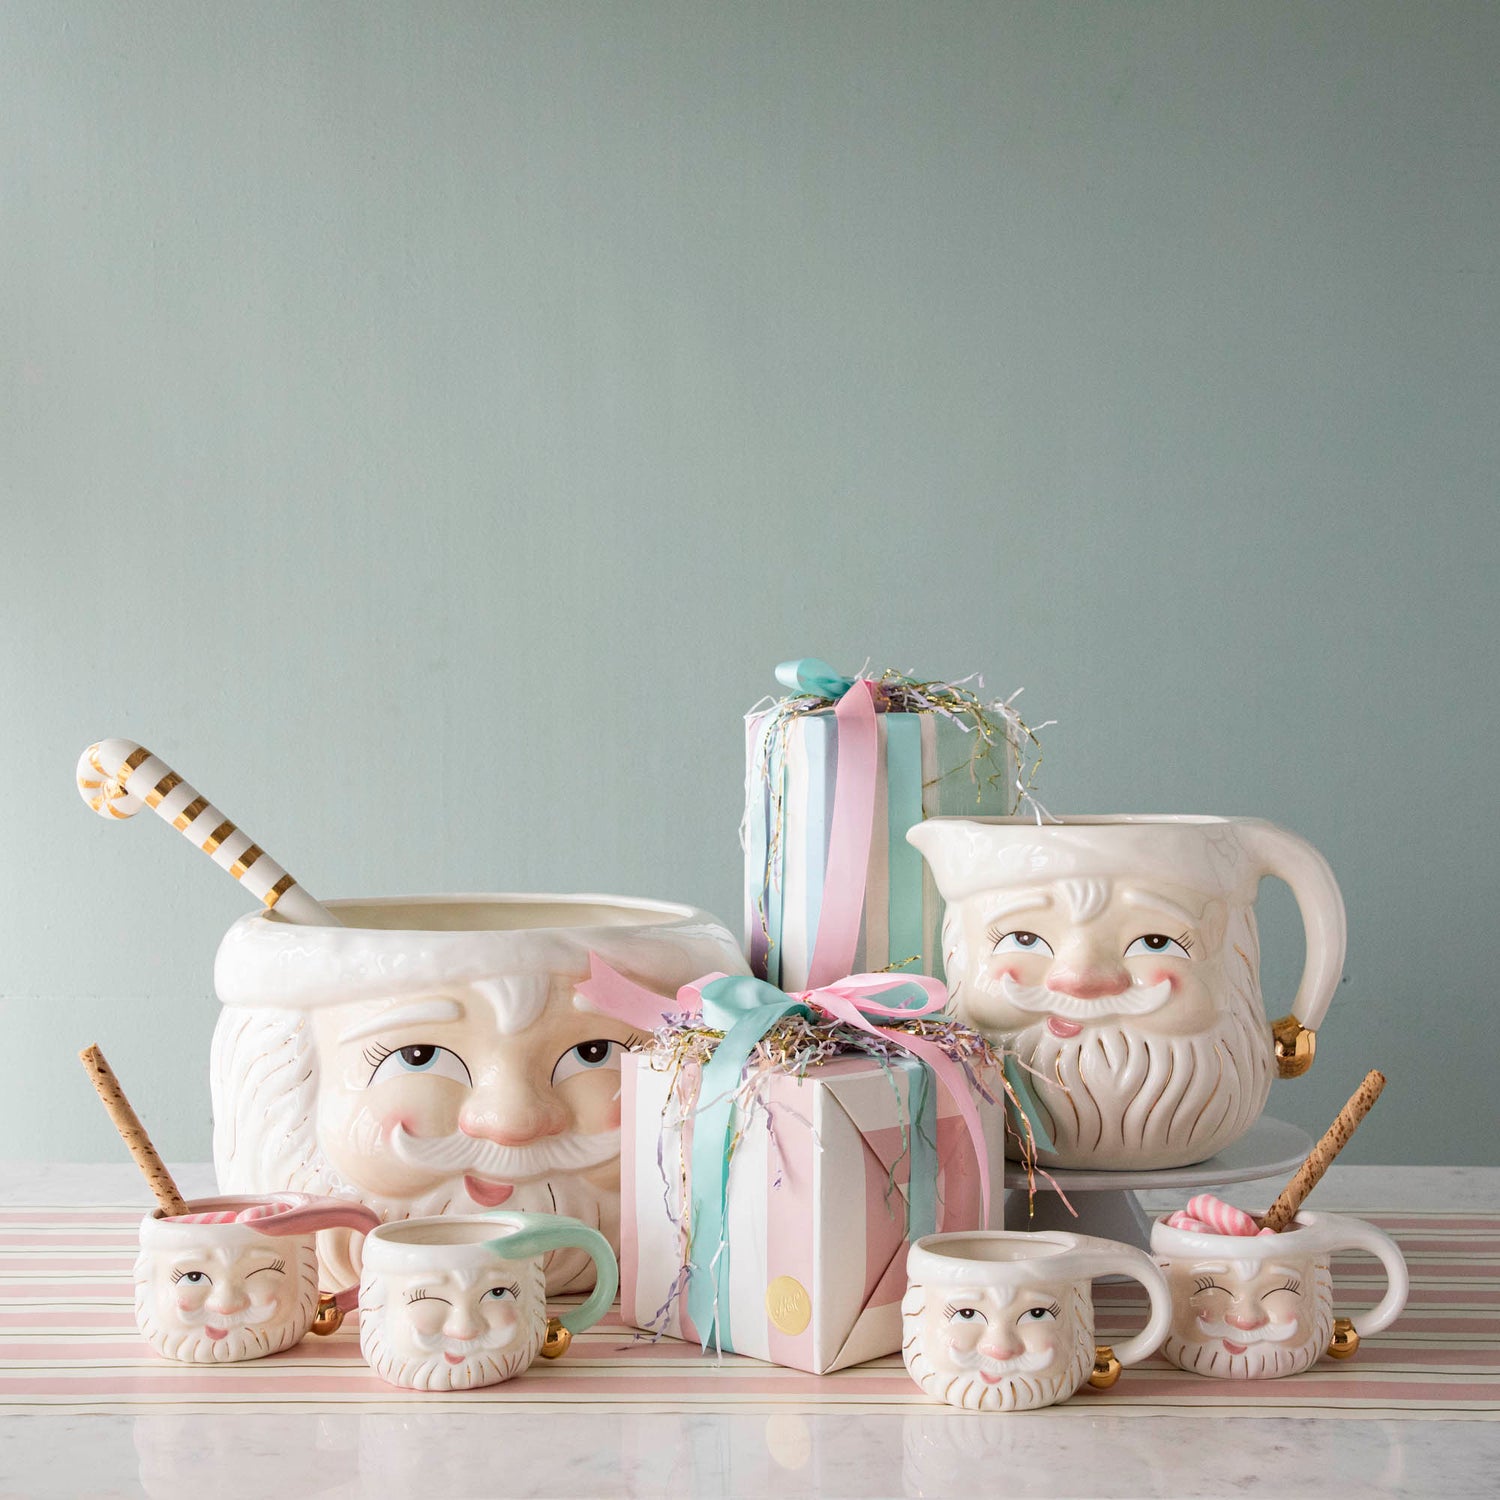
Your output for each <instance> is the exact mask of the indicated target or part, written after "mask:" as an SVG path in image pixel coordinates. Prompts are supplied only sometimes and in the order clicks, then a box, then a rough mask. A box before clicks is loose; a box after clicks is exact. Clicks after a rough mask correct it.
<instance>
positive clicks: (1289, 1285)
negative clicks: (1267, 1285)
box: [1260, 1276, 1302, 1302]
mask: <svg viewBox="0 0 1500 1500" xmlns="http://www.w3.org/2000/svg"><path fill="white" fill-rule="evenodd" d="M1277 1292H1290V1293H1291V1294H1292V1295H1293V1296H1294V1297H1296V1296H1301V1294H1302V1283H1301V1282H1300V1281H1298V1279H1297V1278H1296V1277H1295V1276H1288V1277H1287V1279H1286V1280H1285V1281H1284V1282H1282V1284H1281V1285H1280V1286H1273V1287H1272V1288H1271V1290H1270V1291H1269V1292H1264V1293H1262V1295H1261V1299H1260V1300H1261V1301H1262V1302H1264V1301H1265V1300H1266V1298H1267V1297H1274V1296H1275V1295H1276V1293H1277Z"/></svg>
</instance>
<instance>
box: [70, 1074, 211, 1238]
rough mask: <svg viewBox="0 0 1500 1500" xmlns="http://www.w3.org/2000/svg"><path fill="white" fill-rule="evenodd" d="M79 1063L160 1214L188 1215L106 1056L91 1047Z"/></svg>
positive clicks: (180, 1197)
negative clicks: (133, 1161) (86, 1072)
mask: <svg viewBox="0 0 1500 1500" xmlns="http://www.w3.org/2000/svg"><path fill="white" fill-rule="evenodd" d="M78 1059H79V1061H80V1062H81V1063H82V1064H83V1065H84V1067H85V1068H87V1069H88V1073H89V1078H90V1079H91V1080H92V1081H93V1085H94V1087H95V1088H96V1089H97V1090H98V1091H99V1097H100V1098H101V1099H102V1100H103V1101H104V1107H105V1109H107V1110H108V1111H109V1117H110V1119H111V1120H113V1121H114V1125H115V1129H116V1130H118V1131H119V1132H120V1139H121V1140H122V1141H124V1142H125V1144H126V1145H127V1146H128V1147H129V1148H130V1154H131V1155H132V1156H133V1157H134V1158H135V1164H136V1166H138V1167H139V1168H140V1169H141V1175H142V1176H143V1177H145V1179H146V1184H147V1186H148V1187H149V1188H150V1189H151V1191H152V1192H153V1193H154V1194H155V1195H156V1201H157V1203H158V1204H159V1205H160V1206H161V1211H162V1212H163V1213H164V1214H166V1215H167V1216H168V1217H172V1216H175V1215H177V1214H185V1213H186V1212H187V1211H188V1206H187V1203H186V1202H185V1201H184V1200H183V1196H182V1194H181V1193H179V1192H178V1191H177V1184H176V1183H175V1182H173V1181H172V1174H171V1173H170V1172H169V1171H167V1164H166V1163H165V1162H164V1161H163V1160H162V1159H161V1157H160V1156H158V1155H157V1154H156V1147H155V1146H153V1145H152V1144H151V1137H150V1136H148V1135H147V1134H146V1127H145V1126H144V1125H142V1124H141V1122H140V1118H139V1116H138V1115H137V1114H136V1112H135V1111H134V1110H133V1109H132V1108H131V1107H130V1100H128V1099H127V1098H126V1097H125V1090H124V1089H122V1088H121V1087H120V1080H119V1079H118V1078H116V1077H115V1073H114V1069H113V1068H111V1067H110V1065H109V1064H108V1063H107V1062H105V1060H104V1054H103V1053H102V1052H101V1051H100V1050H99V1048H98V1046H97V1045H95V1046H89V1047H85V1048H84V1049H83V1051H82V1052H80V1053H79V1054H78Z"/></svg>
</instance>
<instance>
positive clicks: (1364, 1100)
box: [1260, 1068, 1385, 1234]
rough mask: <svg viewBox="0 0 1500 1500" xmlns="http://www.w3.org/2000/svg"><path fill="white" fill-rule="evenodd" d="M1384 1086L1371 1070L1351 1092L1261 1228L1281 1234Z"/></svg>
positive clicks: (1377, 1074) (1265, 1218)
mask: <svg viewBox="0 0 1500 1500" xmlns="http://www.w3.org/2000/svg"><path fill="white" fill-rule="evenodd" d="M1384 1087H1385V1074H1384V1073H1380V1072H1377V1071H1376V1070H1375V1069H1373V1068H1372V1069H1371V1070H1370V1071H1369V1072H1368V1073H1366V1074H1365V1081H1364V1082H1363V1083H1362V1084H1360V1086H1359V1087H1358V1088H1357V1089H1356V1090H1355V1091H1354V1094H1353V1096H1352V1097H1351V1098H1350V1100H1349V1102H1348V1103H1347V1104H1346V1105H1345V1106H1344V1107H1343V1108H1342V1109H1341V1110H1340V1111H1339V1112H1338V1115H1337V1116H1336V1117H1335V1119H1334V1122H1333V1124H1332V1125H1330V1126H1329V1127H1328V1130H1327V1132H1326V1133H1325V1134H1324V1136H1323V1139H1322V1140H1321V1141H1319V1142H1318V1144H1317V1145H1316V1146H1314V1147H1313V1148H1312V1151H1311V1152H1310V1153H1309V1155H1308V1158H1307V1160H1306V1161H1305V1162H1303V1163H1302V1165H1301V1166H1300V1167H1298V1168H1297V1175H1296V1176H1295V1177H1293V1178H1292V1180H1291V1181H1290V1182H1289V1183H1287V1185H1286V1186H1285V1187H1284V1188H1282V1190H1281V1196H1280V1197H1279V1198H1278V1199H1277V1200H1276V1201H1275V1202H1274V1203H1273V1204H1272V1205H1271V1207H1270V1209H1269V1210H1268V1211H1267V1213H1266V1215H1265V1217H1264V1218H1263V1219H1262V1220H1261V1221H1260V1222H1261V1228H1263V1229H1274V1230H1275V1231H1276V1233H1277V1234H1280V1233H1281V1231H1282V1230H1283V1229H1285V1228H1286V1226H1287V1225H1288V1224H1290V1223H1291V1222H1292V1220H1293V1219H1294V1218H1295V1217H1296V1216H1297V1210H1298V1209H1299V1208H1301V1207H1302V1200H1303V1199H1304V1198H1306V1197H1307V1195H1308V1194H1309V1193H1310V1192H1312V1190H1313V1189H1314V1188H1315V1187H1316V1186H1317V1185H1318V1182H1319V1180H1320V1179H1321V1178H1322V1176H1323V1174H1324V1173H1325V1172H1326V1171H1327V1170H1328V1168H1329V1165H1330V1164H1331V1163H1332V1161H1333V1159H1334V1157H1335V1156H1337V1155H1338V1154H1339V1152H1340V1151H1342V1150H1343V1149H1344V1147H1345V1146H1347V1145H1348V1144H1349V1137H1350V1136H1352V1135H1353V1134H1354V1132H1355V1131H1356V1130H1357V1129H1358V1128H1359V1122H1360V1121H1361V1120H1363V1119H1364V1117H1365V1116H1366V1115H1367V1114H1369V1112H1370V1106H1371V1105H1372V1104H1374V1102H1375V1101H1376V1100H1377V1099H1378V1098H1379V1097H1380V1091H1381V1089H1383V1088H1384Z"/></svg>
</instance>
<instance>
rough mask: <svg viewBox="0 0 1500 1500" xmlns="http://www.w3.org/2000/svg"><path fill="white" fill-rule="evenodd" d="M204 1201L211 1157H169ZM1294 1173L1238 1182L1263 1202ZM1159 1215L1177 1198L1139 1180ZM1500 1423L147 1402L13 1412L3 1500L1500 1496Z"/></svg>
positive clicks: (20, 1188) (1470, 1196) (1487, 1207)
mask: <svg viewBox="0 0 1500 1500" xmlns="http://www.w3.org/2000/svg"><path fill="white" fill-rule="evenodd" d="M174 1171H175V1173H176V1175H177V1177H178V1180H179V1182H180V1183H181V1185H182V1187H183V1190H184V1191H185V1192H186V1193H188V1194H189V1195H190V1196H191V1195H198V1194H206V1193H208V1192H210V1191H211V1190H212V1187H213V1178H212V1172H211V1171H210V1170H209V1169H208V1168H206V1167H203V1166H192V1165H188V1166H181V1167H176V1168H174ZM1280 1186H1281V1183H1280V1180H1275V1181H1271V1182H1267V1183H1255V1182H1251V1183H1245V1184H1241V1185H1239V1186H1238V1187H1237V1188H1235V1189H1233V1190H1231V1191H1229V1192H1226V1194H1225V1196H1226V1197H1229V1198H1231V1199H1232V1200H1233V1201H1236V1202H1240V1203H1242V1204H1243V1205H1244V1206H1246V1207H1263V1206H1264V1203H1265V1202H1267V1201H1269V1199H1268V1195H1267V1189H1269V1190H1270V1193H1271V1194H1274V1192H1275V1191H1276V1190H1277V1189H1278V1188H1279V1187H1280ZM142 1195H143V1189H142V1188H141V1186H140V1183H139V1179H138V1178H136V1177H134V1173H133V1168H130V1167H129V1166H120V1167H115V1166H102V1167H101V1166H56V1165H29V1164H20V1163H10V1164H0V1205H9V1204H32V1203H38V1202H56V1203H78V1204H84V1203H104V1202H111V1203H120V1202H134V1201H137V1200H141V1201H142V1202H144V1198H143V1196H142ZM1142 1197H1143V1201H1144V1202H1145V1204H1146V1206H1147V1207H1148V1208H1152V1207H1170V1206H1173V1202H1172V1200H1171V1197H1170V1195H1168V1199H1167V1201H1163V1202H1161V1203H1155V1202H1153V1200H1152V1195H1151V1194H1150V1193H1149V1192H1148V1193H1145V1194H1143V1195H1142ZM1317 1206H1318V1207H1320V1208H1323V1209H1335V1210H1337V1209H1349V1210H1362V1211H1366V1212H1370V1211H1378V1210H1391V1209H1408V1210H1424V1209H1426V1210H1439V1209H1444V1210H1447V1211H1450V1212H1454V1213H1461V1212H1466V1211H1467V1212H1495V1211H1500V1169H1492V1168H1456V1167H1449V1168H1384V1167H1342V1166H1339V1167H1335V1168H1334V1170H1333V1172H1332V1173H1330V1175H1329V1177H1328V1178H1327V1179H1326V1180H1325V1182H1324V1183H1323V1184H1322V1185H1321V1186H1320V1187H1319V1189H1318V1204H1317ZM1497 1490H1500V1422H1489V1421H1451V1422H1450V1421H1439V1420H1432V1419H1429V1418H1427V1417H1422V1418H1420V1419H1407V1420H1400V1421H1385V1420H1377V1419H1366V1420H1357V1421H1356V1420H1345V1419H1335V1418H1330V1417H1327V1416H1318V1415H1316V1414H1309V1415H1308V1416H1307V1417H1305V1418H1297V1419H1286V1420H1279V1419H1269V1418H1235V1417H1226V1416H1223V1415H1221V1414H1218V1413H1214V1414H1212V1415H1209V1414H1206V1413H1201V1412H1193V1413H1180V1414H1171V1415H1163V1416H1152V1417H1145V1418H1143V1417H1124V1416H1115V1417H1111V1416H1110V1415H1108V1414H1103V1415H1101V1416H1099V1417H1098V1418H1096V1419H1090V1420H1087V1421H1079V1420H1067V1419H1064V1420H1058V1419H1057V1418H1056V1417H1055V1416H1049V1414H1048V1413H1047V1412H1038V1413H1027V1414H1018V1415H1008V1416H1004V1417H991V1418H976V1419H975V1420H973V1421H972V1422H969V1421H961V1422H957V1423H955V1422H953V1421H950V1420H948V1419H947V1418H945V1417H943V1416H934V1415H932V1414H930V1413H929V1412H926V1411H924V1410H923V1408H922V1407H920V1406H914V1407H913V1409H912V1411H911V1412H910V1413H904V1412H903V1413H901V1414H899V1415H898V1414H895V1413H890V1414H880V1415H874V1416H851V1415H842V1416H840V1415H822V1416H819V1415H813V1414H808V1413H802V1412H798V1411H796V1410H787V1411H778V1412H775V1413H771V1414H769V1415H767V1414H765V1413H763V1412H762V1413H754V1414H749V1413H747V1414H744V1415H712V1414H694V1415H680V1414H677V1415H673V1414H666V1413H662V1414H650V1413H639V1412H635V1413H630V1414H619V1415H616V1414H607V1413H581V1412H579V1411H576V1410H572V1411H559V1412H558V1413H556V1414H551V1413H548V1414H544V1415H537V1414H535V1413H534V1412H531V1413H525V1414H519V1413H518V1414H511V1413H504V1412H496V1411H494V1410H487V1411H485V1412H483V1413H475V1414H472V1415H470V1414H458V1415H439V1414H423V1413H420V1412H418V1413H416V1414H414V1415H410V1416H407V1415H394V1416H393V1415H381V1414H371V1413H354V1412H349V1413H340V1412H303V1411H298V1410H297V1409H296V1408H295V1407H290V1408H289V1409H288V1412H287V1414H286V1415H275V1416H269V1415H267V1416H262V1415H229V1414H223V1415H219V1414H212V1413H209V1414H149V1415H135V1416H89V1417H76V1416H51V1415H39V1416H27V1417H9V1418H5V1419H3V1420H0V1497H12V1496H26V1497H31V1500H61V1497H65V1496H66V1497H73V1496H80V1495H88V1496H90V1497H96V1500H104V1497H116V1496H120V1497H123V1496H142V1495H145V1496H152V1497H174V1500H175V1497H183V1500H186V1497H192V1500H202V1497H212V1500H241V1497H244V1500H249V1497H254V1500H267V1497H275V1500H304V1497H308V1500H310V1497H327V1500H336V1497H337V1500H344V1497H347V1500H377V1497H378V1500H404V1497H407V1496H420V1497H422V1500H461V1497H470V1496H473V1497H507V1496H532V1497H538V1500H541V1497H563V1496H588V1497H600V1500H606V1497H616V1496H635V1495H651V1496H658V1495H672V1496H673V1497H692V1496H705V1497H707V1496H713V1497H721V1496H722V1497H726V1500H727V1497H733V1500H762V1497H766V1500H772V1497H774V1500H791V1497H801V1496H830V1497H832V1496H838V1497H845V1496H847V1497H860V1500H880V1497H886V1496H890V1497H907V1496H942V1497H945V1500H946V1497H956V1496H966V1495H975V1496H979V1495H991V1494H993V1495H1001V1494H1006V1495H1020V1494H1025V1495H1035V1496H1111V1497H1116V1496H1117V1497H1135V1496H1226V1495H1234V1496H1251V1497H1253V1496H1262V1495H1264V1496H1276V1497H1278V1500H1282V1497H1284V1500H1295V1497H1302V1496H1333V1495H1340V1494H1345V1493H1347V1494H1349V1495H1351V1496H1352V1495H1359V1496H1362V1497H1363V1496H1408V1495H1410V1496H1416V1495H1431V1496H1442V1497H1444V1500H1468V1497H1474V1500H1478V1497H1485V1500H1488V1497H1491V1496H1493V1495H1494V1494H1496V1493H1497Z"/></svg>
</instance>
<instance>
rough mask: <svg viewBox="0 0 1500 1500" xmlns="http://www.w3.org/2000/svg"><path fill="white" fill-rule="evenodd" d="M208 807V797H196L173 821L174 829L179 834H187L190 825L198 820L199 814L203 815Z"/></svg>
mask: <svg viewBox="0 0 1500 1500" xmlns="http://www.w3.org/2000/svg"><path fill="white" fill-rule="evenodd" d="M207 806H208V798H207V797H194V798H193V800H192V801H191V802H189V803H188V805H187V806H186V807H185V808H183V810H182V811H181V812H180V813H178V814H177V816H176V817H175V818H173V819H172V827H173V828H175V829H176V830H177V831H178V833H186V832H187V826H188V824H189V823H191V822H193V821H194V820H195V819H196V818H197V816H198V814H199V813H201V812H202V811H203V809H204V808H205V807H207Z"/></svg>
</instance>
